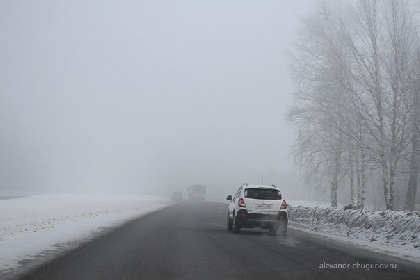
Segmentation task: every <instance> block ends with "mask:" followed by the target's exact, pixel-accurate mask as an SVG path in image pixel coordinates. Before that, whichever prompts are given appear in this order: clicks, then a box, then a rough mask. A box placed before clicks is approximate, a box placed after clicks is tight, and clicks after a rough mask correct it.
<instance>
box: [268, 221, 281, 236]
mask: <svg viewBox="0 0 420 280" xmlns="http://www.w3.org/2000/svg"><path fill="white" fill-rule="evenodd" d="M278 228H279V225H278V223H273V224H272V225H271V226H270V228H269V230H270V235H273V236H276V235H277V232H278Z"/></svg>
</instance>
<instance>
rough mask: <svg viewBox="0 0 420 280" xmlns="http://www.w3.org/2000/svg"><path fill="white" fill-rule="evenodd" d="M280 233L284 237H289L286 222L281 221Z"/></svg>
mask: <svg viewBox="0 0 420 280" xmlns="http://www.w3.org/2000/svg"><path fill="white" fill-rule="evenodd" d="M278 231H279V233H281V235H283V236H286V235H287V221H286V220H281V221H280V222H279V229H278Z"/></svg>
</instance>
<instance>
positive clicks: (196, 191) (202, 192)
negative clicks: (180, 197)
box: [188, 185, 206, 200]
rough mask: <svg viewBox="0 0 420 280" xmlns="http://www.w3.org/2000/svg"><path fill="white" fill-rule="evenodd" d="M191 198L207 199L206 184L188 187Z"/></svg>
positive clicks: (189, 197)
mask: <svg viewBox="0 0 420 280" xmlns="http://www.w3.org/2000/svg"><path fill="white" fill-rule="evenodd" d="M188 199H189V200H205V199H206V186H204V185H192V186H190V187H189V188H188Z"/></svg>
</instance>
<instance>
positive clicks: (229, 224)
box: [227, 213, 233, 231]
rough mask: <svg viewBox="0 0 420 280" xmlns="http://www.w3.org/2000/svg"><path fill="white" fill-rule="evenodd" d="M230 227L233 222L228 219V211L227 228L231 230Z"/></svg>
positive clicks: (228, 216) (228, 217)
mask: <svg viewBox="0 0 420 280" xmlns="http://www.w3.org/2000/svg"><path fill="white" fill-rule="evenodd" d="M232 227H233V222H232V220H231V219H230V215H229V213H228V215H227V229H228V231H232Z"/></svg>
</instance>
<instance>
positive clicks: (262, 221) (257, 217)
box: [226, 184, 288, 236]
mask: <svg viewBox="0 0 420 280" xmlns="http://www.w3.org/2000/svg"><path fill="white" fill-rule="evenodd" d="M226 199H227V200H230V203H229V209H228V215H227V228H228V230H229V231H232V232H233V233H240V232H241V228H253V227H261V228H263V229H269V230H270V234H272V235H277V233H280V234H282V235H284V236H285V235H286V234H287V206H288V205H287V202H286V200H283V197H282V195H281V193H280V190H279V189H278V188H276V186H274V185H271V186H257V185H248V184H243V185H242V186H241V187H240V188H239V189H238V191H237V192H236V193H235V195H234V196H233V197H232V195H228V197H227V198H226Z"/></svg>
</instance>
